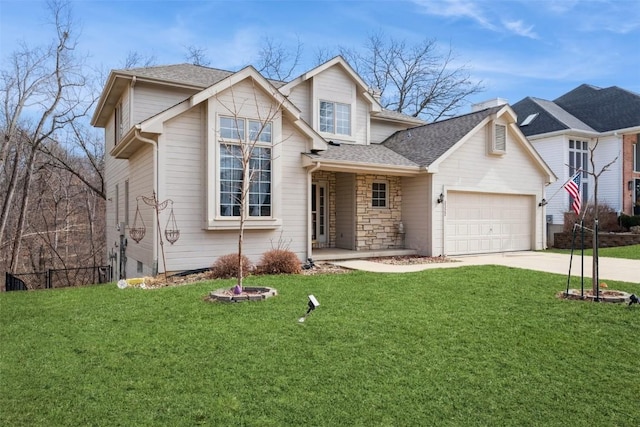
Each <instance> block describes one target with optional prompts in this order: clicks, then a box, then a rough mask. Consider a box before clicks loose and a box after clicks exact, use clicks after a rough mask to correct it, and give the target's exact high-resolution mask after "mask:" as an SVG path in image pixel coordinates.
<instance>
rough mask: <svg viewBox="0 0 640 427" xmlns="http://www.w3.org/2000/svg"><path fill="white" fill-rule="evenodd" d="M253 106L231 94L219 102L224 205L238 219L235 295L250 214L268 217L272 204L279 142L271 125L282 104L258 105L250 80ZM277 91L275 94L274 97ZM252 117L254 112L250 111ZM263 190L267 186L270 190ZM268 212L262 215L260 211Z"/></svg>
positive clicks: (239, 289) (240, 279)
mask: <svg viewBox="0 0 640 427" xmlns="http://www.w3.org/2000/svg"><path fill="white" fill-rule="evenodd" d="M252 83H253V87H252V93H253V100H252V101H253V102H252V103H248V102H246V101H247V100H242V101H240V100H239V99H238V96H237V95H236V94H235V93H234V91H233V87H232V88H231V89H230V91H231V102H230V103H229V104H227V103H225V102H221V105H223V106H224V107H225V108H226V109H227V112H228V113H229V120H230V123H229V127H227V131H226V132H225V133H222V131H221V134H220V135H219V137H220V141H221V142H222V146H221V150H220V152H221V154H220V155H221V162H228V164H229V166H230V167H229V168H228V169H227V170H226V171H225V170H223V169H221V174H225V173H226V174H228V176H226V177H225V176H224V175H223V176H222V177H221V178H222V179H223V180H224V181H225V183H223V184H222V185H223V186H227V188H226V193H227V194H228V195H229V196H230V197H231V200H228V201H227V202H229V203H228V205H229V208H230V215H231V216H238V217H239V229H238V278H237V279H238V280H237V285H236V287H235V289H234V291H235V292H237V293H239V292H242V288H243V287H242V283H243V277H244V275H245V267H246V266H244V265H243V264H244V263H243V243H244V232H245V228H246V224H247V220H248V219H249V217H250V216H251V215H252V214H254V213H255V214H257V215H261V214H263V213H266V214H268V215H271V211H270V210H271V209H272V207H271V200H270V199H269V200H264V197H269V198H270V194H271V192H272V190H273V188H272V187H271V186H272V183H273V181H272V178H271V173H272V170H271V165H272V160H273V159H272V155H273V147H274V146H275V145H276V144H279V143H282V141H273V140H272V137H273V128H272V127H273V121H275V120H276V119H278V117H280V116H281V111H282V106H283V105H282V103H283V100H282V101H280V102H276V103H273V102H272V103H270V104H269V105H268V106H265V105H264V102H260V100H259V93H260V90H261V89H259V88H258V87H257V86H256V83H255V81H253V80H252ZM276 93H277V91H275V90H274V92H273V94H274V95H275V94H276ZM247 105H255V106H256V108H255V113H254V114H251V116H252V117H253V118H246V117H244V116H243V114H246V111H247V110H245V109H243V107H245V108H246V106H247ZM252 113H253V111H252ZM236 171H241V176H234V174H235V173H237V172H236ZM262 186H268V187H269V190H268V191H264V190H265V189H264V188H262ZM265 209H266V210H268V211H269V212H263V210H265Z"/></svg>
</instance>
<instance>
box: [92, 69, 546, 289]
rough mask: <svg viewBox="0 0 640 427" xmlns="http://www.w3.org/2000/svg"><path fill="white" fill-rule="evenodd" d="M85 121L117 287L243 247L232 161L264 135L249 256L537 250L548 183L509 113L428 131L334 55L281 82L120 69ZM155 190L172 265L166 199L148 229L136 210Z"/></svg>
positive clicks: (144, 215)
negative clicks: (282, 251)
mask: <svg viewBox="0 0 640 427" xmlns="http://www.w3.org/2000/svg"><path fill="white" fill-rule="evenodd" d="M485 107H486V108H485ZM274 112H275V113H276V114H272V113H274ZM265 118H268V120H266V119H265ZM92 124H93V125H94V126H97V127H102V128H104V129H105V143H106V152H107V155H106V166H105V180H106V186H107V192H108V207H107V224H108V225H109V226H108V231H107V242H108V247H109V252H110V254H112V255H113V257H114V258H116V259H117V265H118V268H119V270H120V271H119V272H120V273H122V275H126V276H127V277H134V276H140V275H148V274H154V273H155V272H156V271H159V272H162V271H165V270H166V271H179V270H190V269H197V268H204V267H208V266H210V265H211V264H212V263H213V262H214V261H215V259H216V258H217V257H219V256H221V255H225V254H228V253H234V252H236V251H237V239H238V227H239V217H238V214H239V210H238V209H239V203H238V202H237V199H236V195H237V185H238V182H239V180H241V179H242V177H241V175H238V174H237V172H236V171H237V162H236V161H235V160H234V158H233V156H230V155H229V152H230V151H233V146H234V144H239V143H240V142H241V141H240V140H238V139H237V138H238V137H242V136H245V137H246V135H250V134H251V133H252V132H253V131H254V130H255V129H256V128H258V127H260V126H266V127H265V129H266V130H268V131H267V132H264V133H262V134H261V137H260V142H259V145H258V151H259V155H258V156H257V157H256V159H255V163H254V166H255V167H256V170H257V172H259V173H260V176H261V180H260V182H259V185H256V186H254V187H252V190H251V194H250V200H249V206H248V207H247V214H248V220H247V224H246V228H247V230H246V232H245V238H244V251H245V253H246V254H247V256H249V258H250V259H252V260H253V261H254V262H255V261H258V260H259V258H260V256H261V255H262V254H263V253H264V252H265V251H267V250H269V249H271V248H273V247H275V246H277V245H278V244H279V242H281V243H284V244H286V245H287V246H288V248H289V249H290V250H291V251H293V252H295V253H296V254H297V255H298V257H299V258H300V260H305V259H306V258H309V257H312V258H313V257H316V256H320V254H321V252H322V251H323V250H325V251H326V250H328V249H337V248H339V249H343V250H345V251H349V252H353V253H357V254H359V255H362V256H367V255H371V254H376V255H380V254H385V253H390V252H385V251H391V250H398V249H406V250H411V251H412V252H414V253H419V254H423V255H431V256H438V255H454V254H472V253H484V252H503V251H516V250H530V249H542V248H544V247H545V246H546V241H545V231H544V230H545V227H544V225H545V224H544V208H543V207H539V206H538V204H539V201H540V200H542V198H543V197H544V192H545V187H546V186H547V185H548V184H549V183H551V182H553V181H554V180H555V176H554V174H553V172H552V171H551V169H550V168H549V167H548V166H547V165H546V164H545V163H544V161H543V160H542V159H541V158H540V156H539V155H538V153H537V152H536V151H535V149H533V147H532V146H531V144H530V143H529V142H528V141H527V139H526V138H525V137H524V135H523V134H522V133H521V132H520V130H519V129H518V127H517V125H516V116H515V113H514V112H513V110H512V109H511V107H509V106H508V105H495V104H490V105H487V106H483V107H482V108H481V109H480V110H479V111H475V112H473V113H470V114H467V115H464V116H460V117H457V118H452V119H449V120H444V121H441V122H437V123H433V124H425V123H424V122H423V121H421V120H419V119H416V118H414V117H410V116H406V115H403V114H399V113H397V112H393V111H388V110H385V109H384V108H382V107H381V105H380V103H379V102H378V99H377V98H376V96H375V93H374V92H373V91H371V90H370V88H368V87H367V85H366V84H365V83H364V81H363V80H362V79H361V78H360V77H359V76H358V75H357V74H356V73H355V71H354V70H353V69H352V68H351V67H350V66H349V64H348V63H347V62H346V61H345V60H344V59H343V58H342V57H336V58H334V59H332V60H330V61H328V62H326V63H325V64H322V65H320V66H318V67H316V68H314V69H312V70H310V71H308V72H307V73H305V74H303V75H302V76H300V77H298V78H296V79H295V80H293V81H291V82H288V83H285V82H277V81H271V80H268V79H265V78H264V77H263V76H262V75H261V74H260V73H259V72H258V71H256V70H255V69H254V68H253V67H247V68H244V69H242V70H240V71H238V72H227V71H221V70H215V69H211V68H206V67H200V66H194V65H189V64H179V65H172V66H160V67H147V68H138V69H129V70H114V71H112V72H111V73H110V75H109V78H108V80H107V83H106V85H105V88H104V91H103V93H102V96H101V98H100V100H99V102H98V105H97V108H96V111H95V113H94V116H93V119H92ZM234 177H235V178H234ZM154 192H155V193H156V194H157V195H158V199H159V200H160V201H164V200H167V199H171V200H172V201H173V212H174V215H175V220H176V224H177V228H179V230H180V239H179V240H178V241H177V242H176V243H175V244H174V245H169V244H168V243H167V242H166V241H165V243H164V250H165V253H166V266H165V265H164V261H163V259H162V256H161V247H160V241H159V238H158V230H157V227H156V224H157V223H160V227H161V229H162V230H160V231H161V232H162V231H163V229H164V228H165V224H167V223H168V224H172V222H171V221H170V216H169V215H170V214H169V212H170V209H169V205H168V206H167V209H165V210H164V211H162V212H161V213H160V218H159V219H156V218H155V214H154V211H153V210H152V209H151V208H150V207H149V206H147V205H146V204H144V203H142V202H141V201H140V200H141V196H144V197H147V198H149V197H151V196H152V194H153V193H154ZM142 221H144V224H145V227H146V233H145V237H144V238H143V239H141V240H139V243H136V242H134V241H133V240H132V235H135V233H133V234H132V227H133V225H134V223H135V225H136V228H140V224H141V222H142ZM135 237H137V238H138V237H139V236H135ZM125 240H128V245H125V243H126V242H125Z"/></svg>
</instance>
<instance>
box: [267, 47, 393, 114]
mask: <svg viewBox="0 0 640 427" xmlns="http://www.w3.org/2000/svg"><path fill="white" fill-rule="evenodd" d="M332 67H340V68H341V69H342V70H343V71H344V72H345V73H346V74H347V75H348V76H349V77H350V78H351V79H352V80H353V81H354V82H355V84H356V86H357V88H358V89H359V94H361V95H362V96H364V97H365V98H366V99H367V100H368V101H369V102H370V103H371V106H372V107H371V109H372V111H381V110H382V106H381V105H380V103H379V102H378V101H377V100H376V99H375V98H374V97H373V96H372V95H371V93H369V86H368V85H367V83H366V82H365V81H364V80H362V77H360V75H358V73H356V72H355V70H354V69H353V68H351V65H349V63H348V62H347V61H346V60H345V59H344V58H343V57H342V56H336V57H335V58H332V59H330V60H329V61H327V62H325V63H324V64H321V65H319V66H317V67H316V68H313V69H312V70H309V71H307V72H306V73H304V74H302V75H300V76H299V77H297V78H295V79H293V80H291V81H290V82H289V83H287V84H285V85H284V86H282V87H280V88H279V89H280V91H281V92H282V93H283V94H285V95H289V94H290V93H291V90H292V89H293V88H294V87H296V86H298V85H299V84H301V83H303V82H305V81H307V80H309V79H311V78H313V77H315V76H317V75H318V74H320V73H322V72H323V71H325V70H327V69H329V68H332Z"/></svg>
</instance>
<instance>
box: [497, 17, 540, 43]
mask: <svg viewBox="0 0 640 427" xmlns="http://www.w3.org/2000/svg"><path fill="white" fill-rule="evenodd" d="M503 25H504V26H505V28H506V29H507V30H509V31H510V32H512V33H514V34H516V35H518V36H522V37H528V38H530V39H538V38H539V36H538V34H537V33H536V32H535V31H533V25H529V26H525V24H524V23H523V22H522V20H518V21H504V22H503Z"/></svg>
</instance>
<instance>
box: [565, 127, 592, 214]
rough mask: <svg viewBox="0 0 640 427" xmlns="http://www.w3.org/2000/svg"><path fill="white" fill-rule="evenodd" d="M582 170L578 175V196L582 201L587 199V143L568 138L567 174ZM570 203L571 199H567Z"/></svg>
mask: <svg viewBox="0 0 640 427" xmlns="http://www.w3.org/2000/svg"><path fill="white" fill-rule="evenodd" d="M579 170H582V174H581V175H580V182H581V187H582V188H581V189H580V198H581V199H582V202H583V203H586V201H587V200H589V179H588V178H589V143H588V142H587V141H579V140H574V139H570V140H569V176H570V177H573V175H574V174H575V173H576V172H578V171H579ZM569 203H570V204H571V200H570V201H569Z"/></svg>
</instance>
